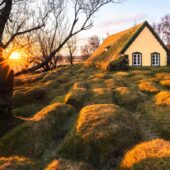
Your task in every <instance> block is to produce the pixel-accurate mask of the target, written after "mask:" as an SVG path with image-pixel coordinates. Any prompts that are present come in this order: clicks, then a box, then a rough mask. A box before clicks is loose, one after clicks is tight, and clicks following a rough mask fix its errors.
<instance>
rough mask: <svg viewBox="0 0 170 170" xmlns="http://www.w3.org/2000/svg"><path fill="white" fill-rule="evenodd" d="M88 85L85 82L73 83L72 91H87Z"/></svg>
mask: <svg viewBox="0 0 170 170" xmlns="http://www.w3.org/2000/svg"><path fill="white" fill-rule="evenodd" d="M88 86H89V85H88V83H87V82H85V81H79V82H75V83H74V85H73V89H77V88H84V89H87V88H88Z"/></svg>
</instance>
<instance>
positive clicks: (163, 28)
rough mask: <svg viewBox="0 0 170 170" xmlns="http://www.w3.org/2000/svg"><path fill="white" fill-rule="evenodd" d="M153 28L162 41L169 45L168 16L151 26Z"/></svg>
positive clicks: (169, 21)
mask: <svg viewBox="0 0 170 170" xmlns="http://www.w3.org/2000/svg"><path fill="white" fill-rule="evenodd" d="M153 28H154V29H155V31H156V32H157V33H158V34H159V35H160V37H161V38H162V40H163V41H164V42H165V43H166V44H167V45H169V44H170V14H168V15H165V16H164V17H163V18H162V19H161V21H160V22H159V23H158V24H155V23H154V24H153Z"/></svg>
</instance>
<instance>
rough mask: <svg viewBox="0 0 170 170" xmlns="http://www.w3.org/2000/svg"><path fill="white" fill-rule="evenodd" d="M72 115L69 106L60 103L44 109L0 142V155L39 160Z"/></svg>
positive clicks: (72, 111)
mask: <svg viewBox="0 0 170 170" xmlns="http://www.w3.org/2000/svg"><path fill="white" fill-rule="evenodd" d="M73 113H74V110H73V109H72V107H71V106H69V105H65V104H61V103H55V104H53V105H50V106H48V107H46V108H44V109H43V110H41V111H40V112H38V113H37V114H36V115H35V116H34V117H33V118H31V119H29V120H28V121H27V122H25V123H24V124H23V125H21V126H18V127H16V128H15V129H14V130H12V131H11V132H10V133H8V134H6V135H5V136H4V137H3V138H2V139H1V140H0V154H1V155H23V156H28V157H29V156H30V157H32V158H39V157H40V156H42V154H43V153H44V151H45V149H46V148H47V146H48V144H49V143H51V142H52V140H53V138H54V137H55V136H57V134H58V133H59V131H60V128H61V126H62V125H63V123H64V122H65V120H66V119H67V118H68V117H69V116H71V115H72V114H73Z"/></svg>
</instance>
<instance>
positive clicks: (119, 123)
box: [60, 104, 141, 169]
mask: <svg viewBox="0 0 170 170" xmlns="http://www.w3.org/2000/svg"><path fill="white" fill-rule="evenodd" d="M140 138H141V135H140V131H139V129H138V126H137V123H136V121H135V120H134V118H133V117H132V116H131V115H130V114H129V113H128V112H127V111H125V110H124V109H122V108H120V107H119V106H116V105H113V104H98V105H91V106H87V107H85V108H83V109H82V110H81V112H80V116H79V118H78V120H77V123H76V126H75V127H74V129H73V130H72V132H71V133H70V134H69V135H68V136H67V137H66V139H65V141H64V142H63V144H62V146H61V148H60V154H61V155H62V157H65V158H69V159H75V160H83V161H87V162H89V163H90V164H92V165H94V166H96V167H98V168H99V169H102V168H103V167H112V166H114V165H115V161H116V159H117V158H118V157H119V156H120V155H122V154H123V152H124V151H125V150H126V149H127V148H129V147H131V146H132V145H133V144H136V143H137V142H138V141H139V139H140Z"/></svg>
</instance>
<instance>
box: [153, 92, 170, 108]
mask: <svg viewBox="0 0 170 170" xmlns="http://www.w3.org/2000/svg"><path fill="white" fill-rule="evenodd" d="M154 99H155V104H156V105H157V106H170V92H169V91H161V92H160V93H158V94H157V95H156V96H155V98H154Z"/></svg>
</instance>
